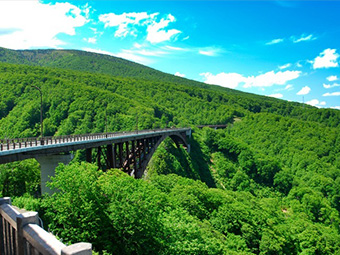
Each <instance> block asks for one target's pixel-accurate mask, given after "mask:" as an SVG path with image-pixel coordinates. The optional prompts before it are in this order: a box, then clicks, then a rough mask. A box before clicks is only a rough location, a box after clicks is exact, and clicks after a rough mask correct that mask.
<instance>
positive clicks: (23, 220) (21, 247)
mask: <svg viewBox="0 0 340 255" xmlns="http://www.w3.org/2000/svg"><path fill="white" fill-rule="evenodd" d="M16 221H17V238H16V250H17V253H18V255H25V239H24V231H23V228H24V226H26V225H27V224H37V225H38V224H39V218H38V213H37V212H26V213H23V214H20V215H19V216H17V219H16Z"/></svg>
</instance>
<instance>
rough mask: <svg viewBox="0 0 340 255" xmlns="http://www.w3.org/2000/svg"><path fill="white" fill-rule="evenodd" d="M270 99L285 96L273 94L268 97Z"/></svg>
mask: <svg viewBox="0 0 340 255" xmlns="http://www.w3.org/2000/svg"><path fill="white" fill-rule="evenodd" d="M268 96H269V97H274V98H282V97H283V95H282V94H281V93H277V94H271V95H268Z"/></svg>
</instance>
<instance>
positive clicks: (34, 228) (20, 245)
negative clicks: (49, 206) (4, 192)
mask: <svg viewBox="0 0 340 255" xmlns="http://www.w3.org/2000/svg"><path fill="white" fill-rule="evenodd" d="M0 254H1V255H33V254H34V255H35V254H39V255H40V254H41V255H79V254H81V255H91V254H92V245H91V244H90V243H76V244H73V245H70V246H66V245H65V244H63V243H62V242H60V241H59V240H57V239H56V238H55V236H53V235H52V234H50V233H48V232H46V231H45V230H44V229H42V228H41V227H40V226H39V217H38V213H37V212H25V213H19V212H18V211H17V210H16V209H15V208H13V207H12V206H11V199H10V198H8V197H6V198H0Z"/></svg>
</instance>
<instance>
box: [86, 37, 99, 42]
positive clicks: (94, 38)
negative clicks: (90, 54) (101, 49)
mask: <svg viewBox="0 0 340 255" xmlns="http://www.w3.org/2000/svg"><path fill="white" fill-rule="evenodd" d="M84 41H86V42H88V43H92V44H96V43H97V38H96V37H90V38H84Z"/></svg>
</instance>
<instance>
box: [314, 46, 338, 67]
mask: <svg viewBox="0 0 340 255" xmlns="http://www.w3.org/2000/svg"><path fill="white" fill-rule="evenodd" d="M338 58H339V54H337V53H336V49H325V50H324V51H323V52H321V53H320V55H319V56H318V57H316V58H315V60H314V61H312V63H313V68H314V69H318V68H329V67H337V66H339V64H338V62H337V59H338Z"/></svg>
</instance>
